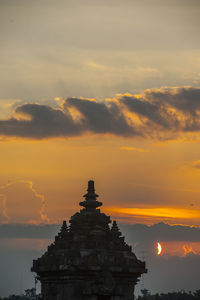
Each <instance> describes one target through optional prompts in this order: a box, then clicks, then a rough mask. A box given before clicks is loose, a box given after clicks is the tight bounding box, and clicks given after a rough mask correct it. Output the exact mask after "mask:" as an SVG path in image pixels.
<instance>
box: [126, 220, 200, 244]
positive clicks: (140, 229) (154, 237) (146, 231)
mask: <svg viewBox="0 0 200 300" xmlns="http://www.w3.org/2000/svg"><path fill="white" fill-rule="evenodd" d="M121 227H122V229H123V231H124V233H125V235H126V236H127V238H128V239H129V240H130V241H131V242H132V243H142V244H146V245H149V243H152V242H154V241H165V242H172V241H187V242H200V228H199V227H190V226H183V225H169V224H166V223H163V222H161V223H157V224H155V225H152V226H147V225H144V224H134V225H122V226H121Z"/></svg>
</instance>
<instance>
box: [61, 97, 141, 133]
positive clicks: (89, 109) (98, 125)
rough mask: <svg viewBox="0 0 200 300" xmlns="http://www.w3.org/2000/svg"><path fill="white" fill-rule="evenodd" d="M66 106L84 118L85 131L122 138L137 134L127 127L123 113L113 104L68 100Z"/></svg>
mask: <svg viewBox="0 0 200 300" xmlns="http://www.w3.org/2000/svg"><path fill="white" fill-rule="evenodd" d="M68 105H69V106H73V107H75V108H76V109H77V110H78V111H79V112H80V113H81V114H82V115H83V116H84V118H83V121H82V126H83V128H85V130H89V131H92V132H95V133H113V134H116V135H123V136H129V135H137V134H139V133H137V132H136V130H134V128H131V127H130V126H129V125H128V123H127V121H126V119H125V117H124V115H123V113H122V112H121V111H120V109H119V107H118V106H117V105H116V104H115V103H113V102H111V103H109V104H105V102H102V103H100V102H95V101H89V100H87V99H85V100H82V99H78V98H68V99H67V101H66V102H65V106H66V107H68Z"/></svg>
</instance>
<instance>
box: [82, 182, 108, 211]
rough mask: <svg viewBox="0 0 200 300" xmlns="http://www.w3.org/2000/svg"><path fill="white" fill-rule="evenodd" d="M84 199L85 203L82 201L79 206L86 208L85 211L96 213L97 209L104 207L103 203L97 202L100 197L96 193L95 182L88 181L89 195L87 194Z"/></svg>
mask: <svg viewBox="0 0 200 300" xmlns="http://www.w3.org/2000/svg"><path fill="white" fill-rule="evenodd" d="M83 197H84V198H85V201H82V202H80V203H79V204H80V205H81V206H83V207H85V209H86V210H88V211H94V210H96V208H97V207H99V206H101V205H102V202H99V201H97V200H96V198H97V197H99V195H97V194H96V193H95V188H94V181H93V180H89V181H88V189H87V194H85V195H84V196H83Z"/></svg>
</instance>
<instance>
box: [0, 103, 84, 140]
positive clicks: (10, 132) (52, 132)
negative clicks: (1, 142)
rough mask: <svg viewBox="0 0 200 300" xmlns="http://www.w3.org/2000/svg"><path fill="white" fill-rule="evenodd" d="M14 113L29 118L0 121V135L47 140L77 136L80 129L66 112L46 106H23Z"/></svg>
mask: <svg viewBox="0 0 200 300" xmlns="http://www.w3.org/2000/svg"><path fill="white" fill-rule="evenodd" d="M15 113H17V114H22V115H25V117H26V116H27V117H28V118H30V120H29V119H28V120H26V119H17V118H15V117H12V118H10V119H9V120H1V121H0V134H2V135H5V136H17V137H26V138H35V139H41V138H48V137H59V136H75V135H79V134H80V132H81V128H80V127H79V126H77V125H76V124H75V123H74V122H73V120H72V118H71V116H70V114H69V113H68V111H62V110H60V109H54V108H51V107H50V106H47V105H40V104H24V105H21V106H19V107H17V108H16V110H15Z"/></svg>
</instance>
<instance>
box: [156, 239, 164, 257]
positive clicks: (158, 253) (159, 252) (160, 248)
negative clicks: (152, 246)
mask: <svg viewBox="0 0 200 300" xmlns="http://www.w3.org/2000/svg"><path fill="white" fill-rule="evenodd" d="M162 250H163V249H162V245H161V244H160V243H159V242H158V243H157V255H160V254H161V253H162Z"/></svg>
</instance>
